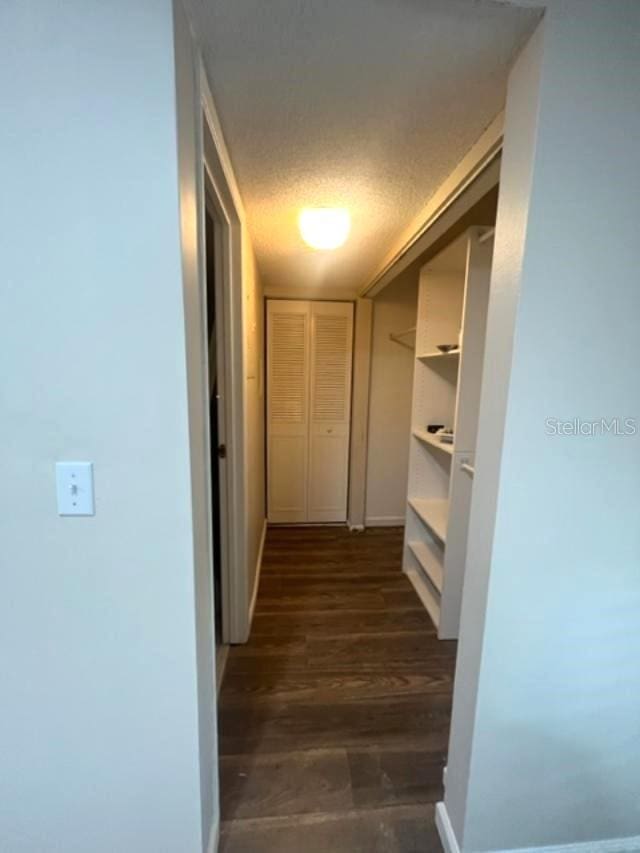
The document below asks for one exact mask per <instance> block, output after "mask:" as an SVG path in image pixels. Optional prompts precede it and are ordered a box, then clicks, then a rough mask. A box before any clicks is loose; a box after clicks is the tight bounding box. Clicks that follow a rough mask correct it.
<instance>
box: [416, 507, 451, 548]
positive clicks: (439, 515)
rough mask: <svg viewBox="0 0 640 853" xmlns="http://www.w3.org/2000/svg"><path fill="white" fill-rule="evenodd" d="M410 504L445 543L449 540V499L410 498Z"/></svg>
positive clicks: (423, 521)
mask: <svg viewBox="0 0 640 853" xmlns="http://www.w3.org/2000/svg"><path fill="white" fill-rule="evenodd" d="M409 506H410V507H411V509H412V510H413V511H414V512H415V514H416V515H417V516H418V518H419V519H420V520H421V521H422V523H423V524H426V526H427V527H428V528H429V530H431V531H433V533H435V535H436V536H437V537H438V539H439V540H440V541H441V542H442V543H443V544H444V543H445V542H446V541H447V522H448V520H449V501H448V500H446V499H433V498H409Z"/></svg>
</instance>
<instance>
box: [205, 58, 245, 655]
mask: <svg viewBox="0 0 640 853" xmlns="http://www.w3.org/2000/svg"><path fill="white" fill-rule="evenodd" d="M200 93H201V104H200V106H201V110H200V115H199V116H198V119H199V121H198V133H199V137H200V149H201V151H202V163H201V166H202V168H201V169H200V174H199V175H198V180H199V183H200V186H199V192H200V200H199V206H200V213H201V223H202V224H201V228H202V233H201V235H200V236H201V239H200V258H199V263H200V266H201V270H202V272H203V274H202V275H201V276H200V288H201V293H200V297H201V300H202V303H201V304H202V305H203V324H202V334H203V336H204V341H205V342H206V349H205V352H207V353H208V350H209V341H208V330H207V328H206V326H207V324H206V247H205V235H204V229H205V222H206V208H207V206H208V207H209V208H212V209H213V212H214V214H215V216H214V223H215V232H214V233H215V269H216V280H215V299H216V360H217V363H218V377H219V380H220V386H221V391H222V393H221V394H220V400H219V423H220V421H222V424H221V425H222V426H223V434H224V439H225V443H226V447H227V455H226V459H225V462H224V464H223V465H220V466H219V469H220V528H221V542H220V549H221V560H222V566H221V588H222V602H221V611H222V626H221V629H222V630H221V634H222V642H223V643H225V644H229V643H242V642H244V641H245V640H246V634H247V631H248V606H247V601H248V598H247V589H248V576H247V565H246V558H245V550H246V549H245V528H244V519H245V512H244V504H245V482H244V481H245V429H244V393H243V392H244V376H243V363H244V354H243V338H244V336H243V305H242V227H241V222H240V217H239V215H238V208H239V203H238V201H236V199H239V196H238V191H237V188H236V186H235V182H234V181H233V178H231V179H230V178H229V175H232V174H233V173H232V172H231V171H230V164H229V163H228V162H227V160H228V157H227V154H226V148H225V146H224V142H223V140H222V133H221V130H220V123H219V120H218V117H217V114H216V111H215V107H214V104H213V99H212V96H211V92H210V89H209V85H208V81H207V76H206V72H205V70H204V67H203V65H202V63H200ZM206 361H207V363H206V364H205V374H206V385H207V391H208V389H209V387H210V384H209V383H210V377H209V363H208V359H207V360H206ZM207 399H208V397H207ZM208 417H209V415H208V408H207V421H208ZM206 429H207V447H210V441H209V424H208V422H207V424H206ZM210 455H211V454H210V452H209V457H210ZM216 462H218V460H216ZM212 463H213V460H212V459H211V458H209V466H208V470H207V472H206V476H207V488H208V491H209V499H210V501H211V464H212ZM210 523H211V520H210ZM212 570H213V566H212Z"/></svg>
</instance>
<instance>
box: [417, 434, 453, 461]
mask: <svg viewBox="0 0 640 853" xmlns="http://www.w3.org/2000/svg"><path fill="white" fill-rule="evenodd" d="M413 436H414V438H417V439H418V441H421V442H422V443H423V444H428V445H429V446H430V447H435V448H437V449H438V450H441V451H442V452H443V453H447V454H448V455H449V456H453V444H447V443H446V442H444V441H441V440H440V439H439V438H438V436H437V435H436V434H434V433H431V432H427V430H426V429H414V430H413Z"/></svg>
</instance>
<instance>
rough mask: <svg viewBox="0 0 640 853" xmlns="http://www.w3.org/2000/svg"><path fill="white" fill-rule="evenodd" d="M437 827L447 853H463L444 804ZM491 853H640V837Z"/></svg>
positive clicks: (520, 848) (437, 810)
mask: <svg viewBox="0 0 640 853" xmlns="http://www.w3.org/2000/svg"><path fill="white" fill-rule="evenodd" d="M436 827H437V828H438V835H439V836H440V841H441V842H442V846H443V847H444V851H445V853H461V850H460V847H459V845H458V841H457V839H456V835H455V832H454V831H453V826H452V825H451V821H450V820H449V814H448V812H447V807H446V806H445V804H444V803H437V805H436ZM465 853H475V851H465ZM490 853H640V835H634V836H633V837H631V838H607V839H605V840H603V841H579V842H576V843H575V844H555V845H551V846H549V847H517V848H512V849H509V850H504V849H501V850H494V851H490Z"/></svg>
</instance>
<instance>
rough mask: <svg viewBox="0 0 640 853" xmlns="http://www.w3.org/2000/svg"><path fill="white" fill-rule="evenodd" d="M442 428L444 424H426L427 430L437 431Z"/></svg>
mask: <svg viewBox="0 0 640 853" xmlns="http://www.w3.org/2000/svg"><path fill="white" fill-rule="evenodd" d="M441 429H444V424H427V432H431V433H434V432H438V430H441Z"/></svg>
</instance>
